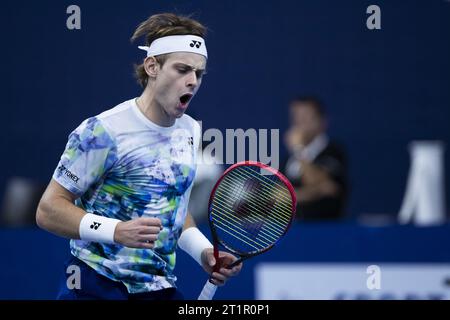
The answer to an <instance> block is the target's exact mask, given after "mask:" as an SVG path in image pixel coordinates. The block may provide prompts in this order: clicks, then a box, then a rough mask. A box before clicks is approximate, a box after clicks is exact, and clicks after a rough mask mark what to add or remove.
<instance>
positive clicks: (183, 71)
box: [177, 68, 189, 74]
mask: <svg viewBox="0 0 450 320" xmlns="http://www.w3.org/2000/svg"><path fill="white" fill-rule="evenodd" d="M177 70H178V72H179V73H180V74H186V73H188V72H189V69H187V68H178V69H177Z"/></svg>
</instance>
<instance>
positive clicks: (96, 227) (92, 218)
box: [79, 213, 120, 243]
mask: <svg viewBox="0 0 450 320" xmlns="http://www.w3.org/2000/svg"><path fill="white" fill-rule="evenodd" d="M119 222H120V220H117V219H112V218H107V217H103V216H100V215H98V214H92V213H87V214H85V215H84V217H83V219H81V222H80V228H79V232H80V238H81V240H86V241H93V242H103V243H114V231H115V229H116V225H117V224H118V223H119Z"/></svg>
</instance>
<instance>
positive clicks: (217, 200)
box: [198, 161, 297, 300]
mask: <svg viewBox="0 0 450 320" xmlns="http://www.w3.org/2000/svg"><path fill="white" fill-rule="evenodd" d="M296 202H297V201H296V197H295V192H294V188H293V187H292V185H291V183H290V182H289V180H288V179H287V178H286V177H285V176H284V175H282V174H281V173H280V172H279V171H277V170H275V169H274V168H272V167H269V166H267V165H265V164H262V163H260V162H255V161H245V162H239V163H236V164H234V165H232V166H231V167H229V168H228V169H227V170H226V171H225V172H224V174H223V175H222V177H220V179H219V180H218V181H217V182H216V184H215V186H214V188H213V190H212V192H211V196H210V198H209V206H208V214H209V219H208V220H209V226H210V228H211V235H212V238H213V245H214V257H215V258H216V261H217V262H218V261H219V244H220V245H221V246H222V247H224V248H225V249H227V250H228V251H230V252H231V253H232V254H234V255H236V256H238V257H239V258H238V260H236V261H235V262H234V263H232V264H231V265H229V266H226V267H227V268H233V267H234V266H236V265H238V264H239V263H241V262H242V261H244V260H246V259H248V258H250V257H254V256H256V255H259V254H261V253H263V252H266V251H267V250H269V249H271V248H272V247H273V246H274V245H275V244H276V243H277V242H278V241H279V240H280V239H281V238H282V237H283V236H284V235H285V233H286V231H287V230H288V228H289V226H290V225H291V223H292V220H293V218H294V215H295V208H296ZM213 269H214V271H215V272H217V271H218V270H219V269H220V265H219V263H216V265H215V266H214V268H213ZM216 290H217V286H216V285H214V284H213V283H211V282H210V280H208V281H207V282H206V284H205V286H204V287H203V290H202V292H201V293H200V295H199V297H198V300H211V299H212V298H213V297H214V294H215V293H216Z"/></svg>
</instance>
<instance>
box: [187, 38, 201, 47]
mask: <svg viewBox="0 0 450 320" xmlns="http://www.w3.org/2000/svg"><path fill="white" fill-rule="evenodd" d="M201 45H202V43H201V42H200V41H195V40H192V43H191V44H190V45H189V46H191V47H194V46H195V47H196V48H200V46H201Z"/></svg>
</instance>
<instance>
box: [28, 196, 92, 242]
mask: <svg viewBox="0 0 450 320" xmlns="http://www.w3.org/2000/svg"><path fill="white" fill-rule="evenodd" d="M85 214H86V212H85V211H84V210H82V209H80V208H78V207H77V206H75V205H74V204H73V203H72V202H71V201H70V200H69V199H65V198H62V197H46V195H45V194H44V196H43V197H42V199H41V201H40V203H39V206H38V209H37V213H36V222H37V224H38V225H39V227H41V228H42V229H45V230H47V231H49V232H51V233H54V234H56V235H59V236H62V237H66V238H70V239H80V235H79V227H80V221H81V219H82V218H83V216H84V215H85Z"/></svg>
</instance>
